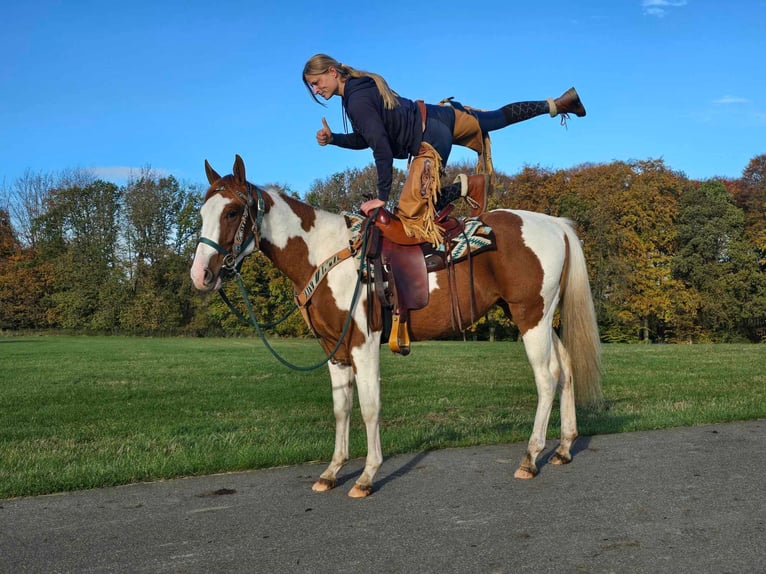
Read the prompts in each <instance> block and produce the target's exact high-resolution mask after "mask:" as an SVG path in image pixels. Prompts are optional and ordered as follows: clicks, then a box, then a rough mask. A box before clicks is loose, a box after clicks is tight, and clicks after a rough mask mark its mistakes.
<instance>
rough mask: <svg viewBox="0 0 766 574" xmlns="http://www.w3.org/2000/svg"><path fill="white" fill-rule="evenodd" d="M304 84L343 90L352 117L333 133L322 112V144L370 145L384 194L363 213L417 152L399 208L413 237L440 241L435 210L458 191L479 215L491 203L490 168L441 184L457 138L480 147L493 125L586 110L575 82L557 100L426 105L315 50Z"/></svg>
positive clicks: (330, 92)
mask: <svg viewBox="0 0 766 574" xmlns="http://www.w3.org/2000/svg"><path fill="white" fill-rule="evenodd" d="M303 83H304V84H305V85H306V88H307V89H308V90H309V93H310V94H311V97H312V98H314V100H315V101H316V102H318V103H322V102H320V101H319V99H318V98H317V96H321V97H322V98H324V99H325V100H329V99H330V98H332V97H333V96H340V97H341V99H342V103H343V112H344V123H345V118H348V119H349V120H350V121H351V127H352V132H351V133H334V132H332V131H331V130H330V127H329V126H328V125H327V120H326V119H325V118H322V129H320V130H319V131H318V132H317V134H316V138H317V142H318V143H319V145H321V146H325V145H327V144H333V145H336V146H339V147H343V148H348V149H366V148H372V153H373V157H374V159H375V168H376V170H377V174H378V182H377V192H378V197H377V198H375V199H371V200H369V201H365V202H364V203H363V204H362V205H361V210H362V211H363V212H364V213H365V214H367V215H369V214H370V213H371V212H372V211H373V210H375V209H376V208H378V207H383V206H384V205H385V204H386V201H388V196H389V194H390V192H391V182H392V179H393V160H394V158H396V159H407V158H411V162H410V164H409V173H408V176H407V181H406V182H405V185H404V189H403V190H402V194H401V197H400V200H399V205H398V206H397V208H396V214H397V215H398V216H399V217H400V219H401V220H402V223H403V224H404V226H405V230H406V231H407V233H408V234H409V235H410V236H415V235H418V236H420V237H421V238H423V239H424V240H427V241H431V242H432V243H434V244H438V243H439V242H440V241H441V230H440V229H439V227H438V225H437V224H436V223H435V222H434V212H436V213H438V211H440V210H441V209H442V208H444V207H445V206H446V205H447V204H448V203H451V202H452V201H455V200H456V199H458V198H459V197H464V198H465V199H466V200H467V201H468V203H469V205H471V207H472V211H471V214H472V215H474V216H475V215H478V214H480V213H481V212H482V211H483V210H484V209H485V208H486V199H487V197H486V196H487V192H488V186H489V177H488V176H486V175H477V176H471V177H466V176H464V175H461V176H459V177H458V179H456V180H455V183H454V184H452V185H450V186H446V187H444V188H440V185H439V174H440V173H441V169H442V167H443V165H445V164H446V163H447V160H448V159H449V154H450V151H451V149H452V145H453V144H454V143H456V144H458V145H463V146H466V147H470V148H471V149H473V150H475V151H476V152H477V153H479V154H482V153H483V152H484V151H485V150H484V146H485V141H486V139H485V138H486V136H487V134H488V133H489V132H491V131H495V130H498V129H501V128H504V127H506V126H509V125H511V124H514V123H517V122H520V121H524V120H527V119H530V118H533V117H536V116H539V115H542V114H550V115H551V116H552V117H555V116H556V115H559V114H562V115H564V117H566V116H565V114H568V113H573V114H575V115H576V116H578V117H583V116H585V108H584V107H583V105H582V103H581V102H580V98H579V96H578V95H577V92H576V91H575V89H574V88H571V89H569V90H567V91H566V92H565V93H564V94H563V95H562V96H561V97H559V98H557V99H555V100H554V99H550V98H549V99H547V100H542V101H533V102H517V103H512V104H508V105H506V106H503V107H502V108H500V109H497V110H493V111H478V110H467V109H465V108H463V106H461V105H460V104H451V105H428V104H423V103H422V102H418V101H413V100H409V99H407V98H403V97H401V96H399V95H398V94H397V93H396V92H394V91H393V90H392V89H391V88H390V87H389V86H388V84H387V83H386V81H385V79H383V78H382V77H381V76H379V75H378V74H373V73H371V72H364V71H360V70H356V69H354V68H352V67H351V66H348V65H346V64H341V63H340V62H338V61H337V60H335V59H334V58H331V57H330V56H328V55H326V54H317V55H315V56H313V57H312V58H311V59H309V61H308V62H306V65H305V66H304V68H303ZM346 131H348V130H346ZM487 151H488V150H487Z"/></svg>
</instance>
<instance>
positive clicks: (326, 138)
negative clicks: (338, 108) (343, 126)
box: [317, 118, 332, 145]
mask: <svg viewBox="0 0 766 574" xmlns="http://www.w3.org/2000/svg"><path fill="white" fill-rule="evenodd" d="M317 143H318V144H319V145H327V144H328V143H332V132H331V131H330V126H328V125H327V120H326V119H325V118H322V129H321V130H319V131H318V132H317Z"/></svg>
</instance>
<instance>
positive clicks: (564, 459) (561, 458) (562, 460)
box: [548, 452, 572, 465]
mask: <svg viewBox="0 0 766 574" xmlns="http://www.w3.org/2000/svg"><path fill="white" fill-rule="evenodd" d="M548 462H550V463H551V464H555V465H562V464H569V463H570V462H572V457H571V456H565V455H563V454H561V453H558V452H554V453H553V456H552V457H551V459H550V460H549V461H548Z"/></svg>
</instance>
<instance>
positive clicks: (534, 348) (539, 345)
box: [513, 319, 560, 479]
mask: <svg viewBox="0 0 766 574" xmlns="http://www.w3.org/2000/svg"><path fill="white" fill-rule="evenodd" d="M552 333H553V330H552V328H551V327H550V325H547V324H546V320H545V319H543V321H542V322H541V323H540V324H538V325H537V327H535V328H534V329H530V330H529V331H527V332H526V333H524V335H523V336H522V338H523V339H524V348H525V350H526V352H527V358H528V359H529V364H530V365H531V366H532V371H533V372H534V375H535V385H536V386H537V411H536V412H535V423H534V427H533V429H532V436H530V437H529V444H528V445H527V452H526V453H525V454H524V457H523V458H522V460H521V465H520V466H519V468H518V469H516V472H515V473H514V475H513V476H514V477H515V478H520V479H529V478H534V477H535V475H537V472H538V470H537V463H536V461H537V457H538V455H539V454H540V453H541V452H542V450H543V449H544V448H545V436H546V431H547V429H548V421H549V420H550V416H551V408H552V406H553V399H554V397H555V396H556V387H557V385H558V380H559V376H560V367H559V364H558V359H557V357H556V353H555V352H553V341H552V339H551V334H552Z"/></svg>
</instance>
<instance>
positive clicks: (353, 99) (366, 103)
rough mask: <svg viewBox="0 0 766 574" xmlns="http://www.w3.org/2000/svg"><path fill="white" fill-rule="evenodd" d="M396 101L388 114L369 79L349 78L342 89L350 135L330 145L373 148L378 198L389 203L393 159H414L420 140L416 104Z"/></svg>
mask: <svg viewBox="0 0 766 574" xmlns="http://www.w3.org/2000/svg"><path fill="white" fill-rule="evenodd" d="M398 100H399V105H398V106H396V107H394V108H393V109H392V110H387V109H385V107H384V105H383V97H382V96H381V95H380V92H379V91H378V87H377V86H376V85H375V81H374V80H373V79H372V78H370V77H368V76H364V77H362V78H349V79H348V80H346V84H345V86H344V88H343V109H344V111H345V113H346V116H347V117H348V119H349V120H350V121H351V127H352V129H353V131H352V133H350V134H336V133H333V134H332V143H333V144H334V145H337V146H339V147H343V148H348V149H366V148H372V155H373V157H374V159H375V168H376V170H377V172H378V198H379V199H382V200H383V201H388V196H389V194H390V193H391V183H392V181H393V171H394V158H396V159H407V157H409V156H410V155H413V156H414V155H417V153H418V149H419V148H420V142H421V140H422V139H423V126H422V120H421V118H420V110H419V109H418V105H417V103H415V102H413V101H412V100H408V99H407V98H398Z"/></svg>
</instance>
